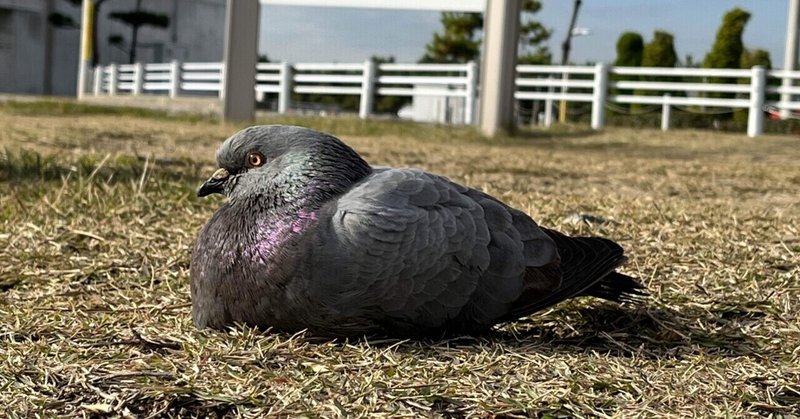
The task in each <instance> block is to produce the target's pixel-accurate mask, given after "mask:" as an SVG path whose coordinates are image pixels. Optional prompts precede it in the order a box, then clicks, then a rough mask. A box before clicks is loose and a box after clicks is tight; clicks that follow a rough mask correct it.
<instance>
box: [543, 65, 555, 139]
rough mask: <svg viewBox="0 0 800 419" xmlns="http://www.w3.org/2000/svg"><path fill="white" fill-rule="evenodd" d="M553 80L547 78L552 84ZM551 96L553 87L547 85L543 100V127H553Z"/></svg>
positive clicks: (550, 77) (549, 77)
mask: <svg viewBox="0 0 800 419" xmlns="http://www.w3.org/2000/svg"><path fill="white" fill-rule="evenodd" d="M553 80H555V78H553V76H552V75H550V76H547V81H549V82H553ZM552 94H553V85H552V84H548V87H547V99H545V100H544V126H545V127H547V128H550V127H551V126H553V98H552V97H550V95H552Z"/></svg>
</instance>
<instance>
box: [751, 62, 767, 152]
mask: <svg viewBox="0 0 800 419" xmlns="http://www.w3.org/2000/svg"><path fill="white" fill-rule="evenodd" d="M766 85H767V72H766V70H764V67H762V66H760V65H757V66H754V67H753V68H752V75H751V76H750V112H749V114H748V116H747V136H748V137H750V138H753V137H757V136H759V135H761V133H763V132H764V97H765V96H766V95H765V90H766V89H765V87H766Z"/></svg>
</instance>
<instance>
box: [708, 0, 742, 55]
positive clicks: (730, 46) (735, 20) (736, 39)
mask: <svg viewBox="0 0 800 419" xmlns="http://www.w3.org/2000/svg"><path fill="white" fill-rule="evenodd" d="M748 20H750V13H748V12H746V11H744V10H742V9H740V8H738V7H737V8H735V9H733V10H731V11H729V12H728V13H725V16H724V17H723V18H722V26H720V27H719V30H717V37H716V39H715V40H714V45H713V46H712V47H711V51H710V52H709V53H708V54H706V57H705V59H704V60H703V67H706V68H738V67H739V64H740V63H741V59H742V52H744V44H743V42H742V33H743V32H744V27H745V25H746V24H747V21H748Z"/></svg>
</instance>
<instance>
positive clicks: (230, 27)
mask: <svg viewBox="0 0 800 419" xmlns="http://www.w3.org/2000/svg"><path fill="white" fill-rule="evenodd" d="M259 11H260V7H259V2H258V0H227V6H226V10H225V46H224V53H223V70H222V71H223V74H222V89H221V92H224V95H223V96H224V97H223V99H222V117H223V119H224V120H226V121H246V120H251V119H253V115H254V113H255V101H256V97H255V95H256V91H255V84H256V62H257V60H258V21H259Z"/></svg>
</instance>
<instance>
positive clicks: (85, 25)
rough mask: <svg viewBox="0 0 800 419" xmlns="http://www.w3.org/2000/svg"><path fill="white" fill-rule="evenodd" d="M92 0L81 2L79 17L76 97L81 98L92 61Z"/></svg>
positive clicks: (84, 91)
mask: <svg viewBox="0 0 800 419" xmlns="http://www.w3.org/2000/svg"><path fill="white" fill-rule="evenodd" d="M92 22H94V0H83V13H82V15H81V56H80V59H79V60H78V86H77V92H76V96H77V97H78V99H81V98H83V96H84V94H85V93H86V86H87V82H88V76H89V68H91V65H92V64H91V61H92V50H93V49H94V46H93V45H92V32H94V27H93V26H92Z"/></svg>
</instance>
